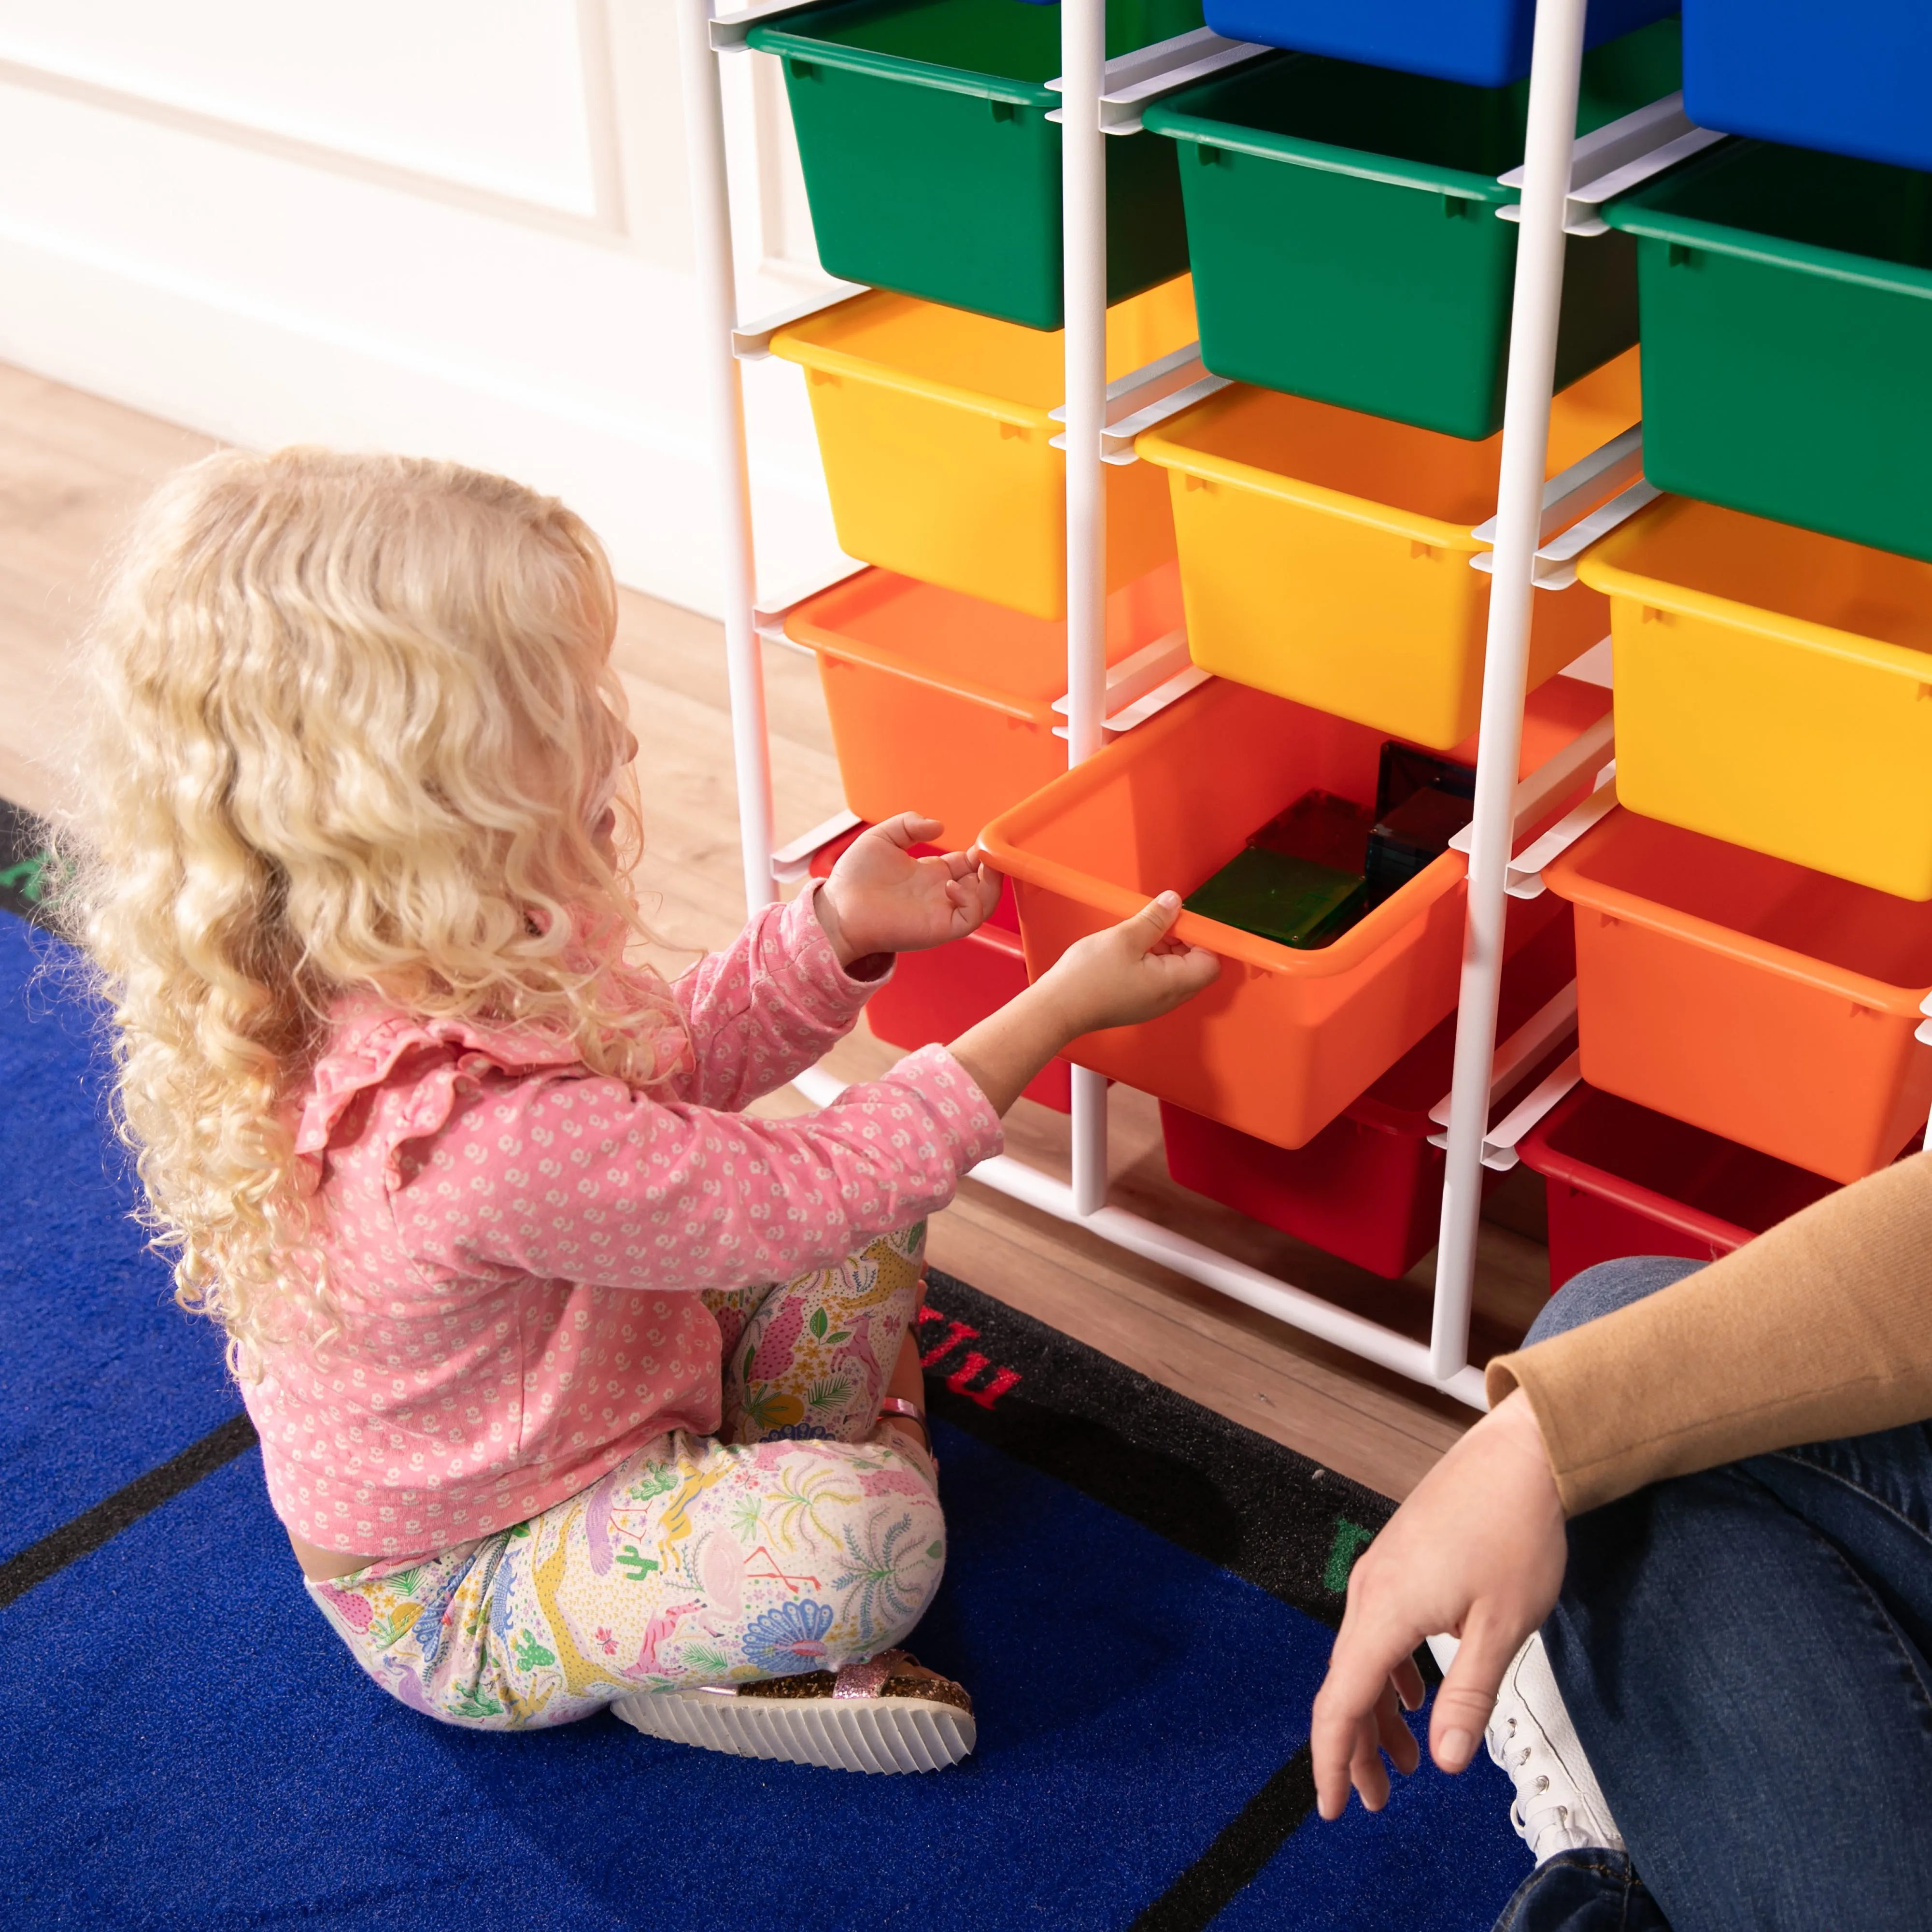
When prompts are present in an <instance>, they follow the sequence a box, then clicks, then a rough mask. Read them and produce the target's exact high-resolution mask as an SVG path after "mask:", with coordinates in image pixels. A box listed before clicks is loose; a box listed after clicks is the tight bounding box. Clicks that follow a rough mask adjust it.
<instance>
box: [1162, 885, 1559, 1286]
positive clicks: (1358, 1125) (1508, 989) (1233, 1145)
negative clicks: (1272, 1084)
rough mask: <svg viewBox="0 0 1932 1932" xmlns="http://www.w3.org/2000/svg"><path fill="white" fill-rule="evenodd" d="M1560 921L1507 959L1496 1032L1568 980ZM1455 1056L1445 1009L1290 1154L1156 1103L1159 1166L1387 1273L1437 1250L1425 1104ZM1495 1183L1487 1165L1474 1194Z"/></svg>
mask: <svg viewBox="0 0 1932 1932" xmlns="http://www.w3.org/2000/svg"><path fill="white" fill-rule="evenodd" d="M1570 929H1571V922H1570V921H1569V920H1568V919H1556V920H1553V921H1552V922H1551V923H1550V925H1548V926H1546V927H1545V928H1544V930H1543V931H1542V932H1540V933H1539V934H1538V935H1537V936H1536V938H1535V939H1533V940H1532V941H1530V942H1529V944H1527V945H1526V946H1525V947H1523V950H1521V951H1520V952H1519V953H1517V955H1516V956H1515V957H1514V959H1511V962H1510V963H1509V967H1508V970H1507V971H1505V974H1504V975H1503V986H1502V1000H1501V1002H1500V1004H1499V1007H1498V1012H1497V1027H1496V1032H1497V1037H1498V1038H1499V1039H1506V1038H1507V1037H1508V1036H1509V1034H1511V1033H1512V1032H1514V1031H1515V1030H1516V1028H1518V1027H1520V1026H1521V1025H1523V1022H1525V1021H1526V1020H1527V1019H1529V1017H1530V1016H1531V1015H1532V1014H1533V1013H1535V1012H1536V1010H1538V1007H1541V1006H1542V1005H1543V1004H1544V1002H1545V1001H1547V1000H1549V999H1550V998H1552V997H1553V995H1556V993H1558V992H1561V991H1562V989H1563V988H1564V986H1566V985H1568V983H1569V981H1570V980H1571V978H1572V977H1574V974H1575V971H1576V959H1575V953H1574V948H1573V947H1572V944H1571V936H1570ZM1566 1050H1567V1049H1559V1052H1562V1051H1566ZM1455 1057H1456V1022H1455V1019H1454V1016H1451V1018H1449V1019H1446V1020H1445V1021H1444V1022H1442V1025H1440V1026H1439V1027H1438V1028H1436V1031H1434V1032H1433V1033H1432V1034H1430V1036H1429V1037H1428V1038H1427V1040H1424V1041H1423V1043H1421V1046H1417V1047H1414V1048H1412V1049H1410V1051H1409V1052H1407V1053H1406V1054H1405V1055H1403V1057H1402V1058H1401V1059H1400V1060H1399V1061H1397V1062H1396V1064H1394V1066H1393V1067H1391V1068H1390V1069H1389V1070H1388V1073H1385V1074H1384V1075H1383V1076H1382V1078H1381V1079H1379V1080H1378V1081H1377V1082H1376V1084H1375V1085H1373V1087H1371V1088H1370V1089H1369V1091H1367V1093H1366V1094H1361V1096H1359V1097H1358V1098H1356V1099H1355V1100H1352V1101H1350V1102H1349V1104H1348V1106H1346V1107H1345V1108H1343V1110H1342V1113H1341V1116H1340V1118H1339V1119H1337V1120H1334V1121H1331V1122H1330V1123H1329V1124H1328V1126H1327V1127H1324V1128H1323V1129H1322V1131H1321V1132H1320V1133H1319V1134H1317V1135H1316V1136H1315V1138H1314V1139H1313V1140H1311V1141H1310V1142H1309V1143H1308V1144H1307V1146H1306V1147H1304V1148H1298V1149H1296V1150H1295V1151H1292V1152H1291V1151H1289V1149H1287V1148H1278V1147H1274V1146H1271V1145H1270V1144H1269V1143H1268V1142H1266V1141H1259V1140H1256V1139H1253V1137H1252V1136H1249V1135H1247V1134H1243V1133H1237V1132H1236V1131H1235V1130H1234V1129H1233V1128H1232V1127H1223V1126H1222V1125H1221V1124H1220V1122H1219V1121H1210V1120H1207V1119H1205V1118H1203V1117H1202V1115H1199V1114H1191V1113H1190V1112H1188V1111H1187V1109H1185V1108H1184V1107H1177V1106H1175V1105H1174V1104H1173V1103H1172V1102H1171V1101H1166V1100H1163V1102H1162V1103H1161V1108H1160V1125H1161V1134H1162V1137H1163V1139H1164V1140H1165V1141H1166V1144H1167V1171H1168V1172H1169V1174H1170V1175H1172V1176H1173V1177H1174V1178H1175V1180H1176V1181H1179V1182H1180V1184H1181V1186H1182V1187H1191V1188H1192V1189H1193V1190H1194V1191H1195V1193H1197V1194H1205V1195H1206V1196H1208V1199H1210V1200H1211V1201H1219V1202H1222V1203H1223V1205H1225V1206H1227V1207H1229V1208H1235V1209H1238V1211H1240V1212H1241V1213H1242V1214H1246V1215H1247V1216H1248V1217H1250V1219H1251V1220H1256V1221H1261V1222H1264V1223H1266V1224H1267V1225H1268V1226H1269V1227H1271V1228H1279V1229H1281V1231H1282V1232H1283V1233H1284V1234H1288V1235H1294V1236H1295V1238H1297V1239H1298V1240H1299V1241H1308V1242H1310V1243H1312V1244H1313V1245H1314V1246H1315V1247H1318V1248H1323V1249H1325V1250H1327V1251H1328V1253H1330V1254H1331V1255H1339V1256H1341V1258H1342V1259H1343V1260H1344V1261H1349V1262H1354V1263H1355V1265H1356V1266H1357V1267H1358V1268H1367V1269H1368V1270H1369V1271H1370V1273H1372V1274H1379V1275H1383V1276H1385V1277H1388V1278H1389V1279H1390V1280H1394V1278H1395V1277H1397V1276H1398V1275H1403V1274H1407V1273H1408V1272H1409V1270H1410V1269H1411V1268H1413V1267H1414V1266H1415V1264H1416V1263H1417V1262H1419V1261H1420V1260H1421V1259H1422V1257H1423V1256H1424V1255H1425V1254H1427V1253H1428V1252H1429V1250H1430V1249H1431V1248H1433V1247H1434V1246H1435V1245H1436V1234H1437V1232H1438V1228H1439V1223H1440V1222H1441V1220H1442V1169H1443V1163H1444V1162H1445V1160H1446V1158H1447V1157H1446V1156H1445V1154H1443V1152H1442V1149H1441V1148H1435V1147H1431V1146H1430V1144H1429V1136H1430V1135H1431V1134H1433V1133H1440V1132H1441V1131H1442V1130H1441V1129H1440V1128H1439V1127H1438V1126H1437V1125H1436V1123H1435V1122H1434V1121H1432V1120H1431V1119H1430V1118H1429V1110H1430V1108H1432V1107H1433V1106H1435V1105H1436V1103H1437V1102H1438V1101H1439V1100H1441V1099H1442V1097H1443V1096H1444V1095H1445V1094H1447V1093H1448V1091H1449V1082H1450V1077H1451V1073H1452V1072H1453V1070H1454V1061H1455ZM1547 1071H1548V1063H1547V1061H1546V1062H1544V1063H1543V1064H1539V1065H1538V1067H1535V1068H1534V1069H1532V1070H1530V1071H1529V1072H1528V1073H1526V1075H1525V1076H1524V1078H1523V1079H1522V1080H1521V1081H1520V1082H1518V1083H1517V1091H1515V1092H1514V1093H1513V1094H1511V1095H1510V1096H1508V1097H1506V1098H1505V1103H1504V1104H1505V1106H1508V1105H1511V1104H1513V1103H1514V1101H1515V1100H1518V1099H1520V1098H1521V1097H1522V1095H1523V1093H1525V1092H1527V1091H1528V1090H1529V1087H1530V1086H1531V1085H1532V1083H1533V1082H1535V1081H1536V1080H1537V1079H1540V1078H1541V1076H1542V1075H1543V1074H1544V1073H1546V1072H1547ZM1502 1178H1503V1177H1502V1175H1500V1174H1494V1173H1491V1172H1488V1171H1487V1170H1485V1172H1484V1175H1483V1187H1484V1192H1485V1193H1487V1192H1488V1190H1490V1188H1491V1187H1494V1186H1496V1184H1498V1183H1499V1182H1500V1181H1502Z"/></svg>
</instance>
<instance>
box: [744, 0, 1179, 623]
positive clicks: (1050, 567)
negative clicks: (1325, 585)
mask: <svg viewBox="0 0 1932 1932" xmlns="http://www.w3.org/2000/svg"><path fill="white" fill-rule="evenodd" d="M999 4H1001V5H1018V0H999ZM1194 333H1195V331H1194V301H1193V290H1192V287H1191V285H1190V283H1189V282H1188V281H1187V278H1186V277H1185V276H1183V277H1182V278H1180V279H1179V280H1178V281H1172V282H1165V283H1163V284H1162V285H1161V286H1160V287H1159V288H1157V289H1150V290H1148V292H1147V293H1145V295H1139V296H1135V297H1134V298H1133V300H1132V301H1130V302H1121V303H1119V304H1118V305H1116V306H1115V308H1111V309H1109V311H1108V312H1107V377H1108V380H1109V381H1110V382H1111V381H1112V380H1114V379H1115V378H1116V377H1121V376H1124V375H1126V374H1127V373H1128V372H1129V371H1130V370H1133V369H1138V368H1140V367H1141V366H1142V365H1143V364H1144V363H1148V362H1153V361H1154V360H1155V359H1157V357H1160V356H1166V355H1167V354H1169V353H1171V352H1172V351H1173V350H1176V349H1179V348H1182V347H1184V346H1185V345H1186V344H1188V343H1190V342H1192V341H1193V340H1194ZM772 354H773V355H774V356H782V357H784V359H785V360H786V361H787V362H796V363H799V364H800V365H802V366H803V368H804V369H805V387H806V390H807V392H808V395H809V396H810V398H811V414H812V421H813V422H814V424H815V425H816V426H817V431H818V447H819V452H820V455H821V456H822V457H823V459H824V463H825V480H826V485H827V487H829V490H830V491H831V494H832V520H833V522H834V523H835V525H836V526H837V529H838V541H839V543H840V544H841V547H843V548H844V550H845V552H846V553H847V556H856V557H858V558H860V559H862V560H863V561H864V562H867V563H876V564H881V565H883V566H884V567H885V568H886V569H888V570H895V571H900V572H901V573H902V574H904V575H905V576H907V577H919V578H920V579H921V580H922V581H924V582H926V583H938V584H943V585H944V586H945V587H946V588H947V589H949V590H963V591H965V592H966V593H967V594H968V595H969V596H973V597H984V598H988V599H989V600H990V601H992V602H993V603H995V604H1006V605H1007V606H1008V607H1010V608H1011V609H1013V610H1025V611H1028V612H1029V613H1031V614H1032V615H1033V616H1036V617H1049V618H1057V617H1064V616H1066V614H1067V459H1066V458H1065V457H1064V455H1062V454H1061V452H1059V451H1058V450H1057V449H1053V448H1052V447H1051V443H1052V438H1053V437H1055V436H1057V435H1058V434H1059V433H1060V425H1059V424H1058V423H1057V422H1055V421H1054V420H1053V419H1052V416H1049V413H1048V412H1049V410H1055V409H1058V407H1060V405H1061V403H1062V402H1064V401H1065V400H1066V381H1065V370H1064V355H1065V350H1064V343H1063V338H1061V336H1060V335H1058V334H1051V335H1049V334H1043V333H1042V332H1040V331H1039V330H1037V329H1022V328H1020V327H1019V326H1017V325H1016V324H1015V323H1010V322H995V321H993V320H990V319H989V317H985V316H980V315H969V314H967V313H966V312H965V311H964V310H962V309H956V308H941V307H939V306H938V305H937V304H936V303H933V302H915V301H913V299H912V298H911V297H910V296H896V295H885V294H880V293H873V294H870V295H864V296H855V297H854V298H853V299H852V300H851V301H850V302H841V303H840V304H839V305H838V307H837V308H833V309H828V310H827V311H825V312H824V313H823V314H821V315H816V316H813V317H810V318H809V319H808V320H805V321H804V322H801V323H796V324H794V325H793V326H792V327H791V328H790V329H782V330H781V331H780V332H778V334H777V335H775V336H774V337H773V338H772ZM1106 493H1107V587H1108V589H1109V590H1118V589H1119V588H1120V587H1121V586H1122V585H1123V584H1125V583H1132V582H1133V580H1134V579H1135V578H1136V577H1145V575H1146V574H1147V573H1148V571H1151V570H1152V569H1153V568H1155V566H1156V565H1159V564H1162V563H1165V562H1166V561H1167V559H1169V557H1171V556H1173V554H1174V520H1173V518H1172V516H1171V515H1170V514H1169V511H1168V507H1167V492H1166V488H1165V487H1164V486H1163V482H1162V480H1161V478H1160V475H1158V474H1157V472H1154V471H1153V470H1151V469H1148V468H1146V467H1145V465H1142V464H1140V463H1128V464H1126V465H1124V466H1119V465H1113V464H1110V465H1109V466H1108V469H1107V476H1106Z"/></svg>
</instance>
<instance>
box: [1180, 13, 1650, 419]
mask: <svg viewBox="0 0 1932 1932" xmlns="http://www.w3.org/2000/svg"><path fill="white" fill-rule="evenodd" d="M1583 69H1584V72H1583V98H1582V100H1581V102H1580V109H1579V112H1578V114H1577V131H1578V133H1589V132H1590V131H1591V130H1593V129H1595V128H1597V127H1602V126H1603V125H1604V124H1605V123H1606V122H1607V121H1614V120H1616V119H1618V118H1619V117H1620V116H1622V115H1625V114H1628V113H1631V111H1632V110H1634V109H1636V108H1638V107H1643V106H1644V105H1646V104H1647V103H1649V102H1650V101H1655V100H1658V99H1659V98H1661V97H1662V96H1664V95H1667V94H1670V93H1673V92H1675V91H1676V88H1677V86H1678V76H1679V36H1678V26H1677V23H1676V21H1675V20H1664V21H1659V22H1658V23H1656V24H1655V25H1654V26H1649V27H1645V28H1640V30H1639V31H1637V32H1635V33H1633V34H1625V35H1624V36H1623V37H1622V38H1621V39H1619V40H1611V41H1608V42H1607V43H1605V44H1604V46H1601V47H1598V48H1596V49H1593V50H1592V52H1590V53H1589V54H1587V55H1586V56H1585V57H1584V63H1583ZM1528 105H1529V86H1528V83H1526V82H1525V83H1519V84H1518V85H1517V86H1514V87H1505V88H1481V87H1468V86H1463V85H1462V84H1461V83H1459V82H1456V81H1448V80H1431V79H1428V78H1427V77H1423V76H1421V75H1417V74H1398V73H1394V72H1392V71H1388V70H1387V69H1385V68H1370V67H1361V66H1358V65H1355V64H1354V63H1352V62H1347V61H1337V60H1330V59H1328V58H1325V57H1323V56H1321V55H1313V54H1295V53H1284V54H1278V55H1273V56H1271V58H1268V59H1266V60H1263V61H1259V62H1256V63H1255V65H1253V66H1252V67H1245V68H1241V69H1239V70H1238V71H1236V72H1235V73H1234V74H1231V75H1229V76H1228V77H1226V79H1223V80H1215V81H1210V82H1208V83H1205V85H1203V86H1200V87H1197V88H1190V89H1187V91H1185V92H1182V93H1180V94H1177V95H1172V97H1170V98H1169V99H1167V100H1166V101H1158V102H1157V103H1156V104H1154V106H1153V107H1150V108H1149V109H1148V110H1147V113H1146V115H1145V122H1146V125H1147V126H1148V127H1149V128H1150V129H1152V130H1156V131H1157V132H1159V133H1162V134H1164V135H1166V136H1169V138H1170V139H1173V140H1175V141H1176V142H1181V143H1183V144H1185V145H1184V148H1183V150H1182V160H1181V184H1182V191H1183V193H1184V196H1185V199H1186V202H1187V240H1188V249H1189V253H1190V256H1191V257H1192V259H1193V271H1194V295H1195V302H1196V306H1197V308H1198V311H1199V315H1200V319H1201V353H1202V360H1203V361H1204V362H1205V363H1206V364H1207V365H1208V368H1210V369H1211V370H1212V371H1214V373H1215V374H1217V376H1229V377H1233V378H1235V380H1237V381H1239V382H1244V383H1256V384H1258V385H1259V386H1261V387H1262V388H1264V389H1281V390H1285V391H1286V392H1288V393H1289V394H1290V395H1298V396H1310V397H1313V398H1315V399H1316V401H1320V402H1325V403H1337V404H1341V405H1342V406H1343V407H1344V408H1346V409H1352V410H1366V411H1367V413H1369V414H1370V415H1371V416H1388V417H1391V418H1392V419H1394V420H1395V421H1396V422H1404V423H1412V424H1414V425H1415V426H1416V427H1417V428H1421V429H1432V430H1438V431H1442V432H1443V433H1445V434H1448V435H1450V436H1460V437H1472V438H1473V437H1487V436H1491V435H1493V434H1495V433H1496V431H1497V430H1499V428H1502V419H1503V383H1504V374H1505V365H1506V364H1507V362H1508V355H1509V332H1510V305H1511V297H1512V294H1513V292H1514V287H1515V280H1516V249H1517V225H1516V223H1514V221H1505V220H1501V219H1499V217H1498V216H1497V214H1496V210H1497V209H1498V208H1502V207H1504V206H1505V205H1508V204H1510V203H1511V202H1514V201H1516V200H1517V199H1518V196H1517V190H1515V189H1514V188H1507V187H1500V186H1499V185H1498V184H1497V181H1496V177H1497V176H1498V175H1499V174H1502V173H1505V172H1507V171H1508V169H1511V168H1514V167H1515V166H1517V165H1519V164H1520V163H1521V161H1522V160H1523V133H1524V127H1525V121H1526V113H1527V110H1528ZM1636 340H1637V261H1636V247H1635V245H1634V243H1633V242H1631V240H1630V239H1629V238H1628V237H1627V236H1622V235H1616V234H1612V235H1601V236H1571V238H1570V240H1569V243H1568V250H1567V252H1566V257H1565V272H1564V278H1563V311H1562V329H1561V332H1560V334H1559V337H1558V344H1557V358H1556V381H1557V384H1558V386H1559V388H1560V387H1564V386H1568V384H1570V383H1574V381H1576V380H1577V378H1578V377H1580V376H1585V375H1587V374H1589V372H1590V371H1592V369H1595V368H1598V366H1599V365H1601V364H1603V363H1605V362H1608V361H1609V360H1610V359H1611V357H1612V356H1617V355H1620V354H1622V352H1623V351H1624V350H1626V349H1628V347H1630V346H1631V344H1632V343H1634V341H1636Z"/></svg>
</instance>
